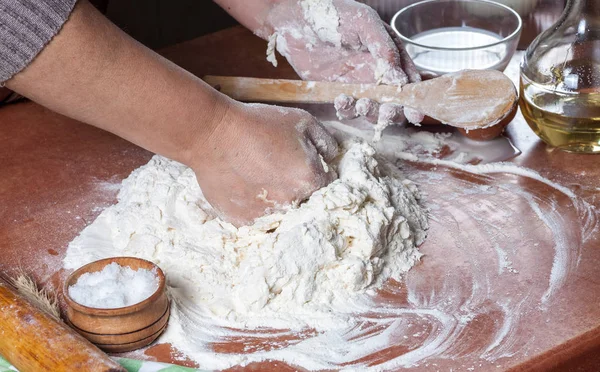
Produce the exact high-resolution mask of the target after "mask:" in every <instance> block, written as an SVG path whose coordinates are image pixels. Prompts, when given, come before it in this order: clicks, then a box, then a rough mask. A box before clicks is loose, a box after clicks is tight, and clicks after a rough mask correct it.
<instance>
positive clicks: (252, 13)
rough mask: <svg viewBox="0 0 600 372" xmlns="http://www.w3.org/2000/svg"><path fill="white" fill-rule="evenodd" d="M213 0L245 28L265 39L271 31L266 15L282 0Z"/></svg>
mask: <svg viewBox="0 0 600 372" xmlns="http://www.w3.org/2000/svg"><path fill="white" fill-rule="evenodd" d="M214 1H215V3H217V4H219V6H220V7H221V8H223V9H224V10H225V11H226V12H227V13H229V14H230V15H231V16H232V17H233V18H235V19H236V20H237V21H238V22H240V23H241V24H242V25H244V26H245V27H246V28H247V29H249V30H250V31H252V32H254V33H255V34H256V35H258V36H260V37H261V38H263V39H267V38H268V37H269V35H271V34H272V33H273V28H272V27H271V26H270V25H269V24H267V23H266V19H267V15H268V14H269V11H270V10H271V9H272V7H273V6H274V5H275V4H277V3H279V2H281V1H283V0H247V1H240V0H214Z"/></svg>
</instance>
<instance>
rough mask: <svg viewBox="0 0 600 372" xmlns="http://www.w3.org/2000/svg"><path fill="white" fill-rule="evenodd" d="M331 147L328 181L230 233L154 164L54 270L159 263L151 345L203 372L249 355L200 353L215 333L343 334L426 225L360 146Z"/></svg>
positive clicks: (128, 183) (409, 256)
mask: <svg viewBox="0 0 600 372" xmlns="http://www.w3.org/2000/svg"><path fill="white" fill-rule="evenodd" d="M343 148H344V151H343V153H344V155H343V156H341V157H339V158H338V160H336V161H335V162H334V164H331V165H330V166H332V167H334V168H335V170H336V172H337V173H338V174H339V179H338V180H336V181H334V182H333V183H332V184H330V185H329V186H327V187H325V188H323V189H321V190H319V191H317V192H315V193H314V194H313V195H312V196H311V198H310V199H309V200H308V201H307V202H305V203H304V204H302V205H301V206H300V207H298V208H294V209H290V210H288V211H287V212H286V213H284V214H274V215H270V216H265V217H262V218H259V219H257V220H256V221H255V223H254V224H253V225H252V226H248V227H242V228H240V229H236V228H235V227H234V226H232V225H230V224H228V223H224V222H223V221H221V220H219V219H216V218H213V217H211V215H210V207H209V206H208V205H207V202H206V201H205V199H204V198H203V196H202V192H201V190H200V188H199V186H198V184H197V182H196V178H195V176H194V173H193V172H192V170H190V169H189V168H187V167H185V166H183V165H181V164H179V163H176V162H174V161H170V160H167V159H165V158H163V157H160V156H155V157H154V158H153V159H152V160H151V161H150V162H149V163H148V164H147V165H145V166H143V167H141V168H139V169H138V170H136V171H134V172H133V173H132V175H131V176H130V177H129V178H127V179H126V180H125V181H124V182H123V187H122V189H121V192H120V193H119V203H118V204H117V205H115V206H112V207H110V208H108V209H106V210H105V211H104V212H103V213H102V214H101V215H100V216H99V217H98V219H97V220H96V221H95V222H94V223H93V224H91V225H90V226H88V227H87V228H86V229H85V230H84V231H83V232H82V233H81V235H80V236H79V237H77V238H76V239H75V240H74V241H73V242H72V243H71V244H70V245H69V249H68V252H67V256H66V258H65V261H64V264H65V267H66V268H69V269H74V268H77V267H79V266H81V265H83V264H85V263H88V262H90V261H93V260H97V259H101V258H105V257H110V256H125V255H132V256H137V257H141V258H145V259H148V260H151V261H153V262H155V263H157V264H158V265H160V266H161V268H162V269H163V270H164V271H165V273H166V276H167V280H168V286H169V291H170V294H171V297H172V299H173V307H172V308H173V311H172V317H171V321H170V326H169V328H168V331H167V333H166V334H165V335H164V336H163V338H162V339H161V341H162V342H171V343H172V344H173V345H174V346H175V347H176V348H178V349H180V350H181V351H183V352H185V353H186V354H187V355H189V356H190V357H192V358H193V359H196V360H198V361H199V362H201V363H202V366H203V367H204V368H224V367H227V366H231V365H234V364H237V363H246V362H248V361H249V360H251V359H245V358H253V359H257V358H258V359H260V357H261V356H260V353H259V354H257V353H254V354H253V355H250V356H245V355H242V354H240V355H236V356H232V355H228V354H217V353H212V352H211V350H210V347H209V346H208V343H209V342H212V341H218V340H219V339H220V336H223V335H226V334H227V331H225V330H224V329H221V328H220V327H228V328H243V329H256V328H259V327H267V328H279V329H294V330H303V329H307V328H308V329H315V330H317V331H325V330H331V329H344V328H347V327H348V324H349V323H351V322H353V320H352V313H353V312H354V311H356V310H357V309H358V308H360V309H368V308H369V306H370V294H372V293H373V291H371V289H375V288H378V287H379V286H381V285H382V284H383V282H385V281H386V280H387V279H388V278H395V279H400V276H401V275H402V274H403V273H404V272H406V271H407V270H409V269H410V268H411V266H413V265H414V264H415V263H416V262H417V261H418V260H419V258H420V253H419V252H418V251H417V248H416V247H417V245H419V244H421V243H422V242H423V240H424V238H425V235H426V230H427V228H428V223H427V217H426V212H425V210H424V209H422V208H421V206H420V204H419V198H420V197H419V193H418V190H417V189H416V186H415V185H414V184H413V183H412V182H411V181H408V180H406V179H404V178H403V176H402V175H401V174H400V173H399V171H398V170H397V169H396V168H395V167H393V166H391V165H390V163H388V162H387V161H386V160H383V159H381V158H378V157H377V156H374V155H375V151H374V149H373V148H372V147H370V146H369V145H367V144H363V143H358V142H355V141H346V142H345V143H344V144H343ZM329 337H331V335H329ZM296 357H297V356H296ZM294 358H295V354H294V353H293V352H291V354H290V356H288V357H286V358H285V359H286V360H293V359H294ZM304 364H305V365H306V363H304ZM307 367H309V366H308V365H307Z"/></svg>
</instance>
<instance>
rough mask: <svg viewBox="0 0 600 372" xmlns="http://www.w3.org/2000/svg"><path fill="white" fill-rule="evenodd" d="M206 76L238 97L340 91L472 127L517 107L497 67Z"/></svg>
mask: <svg viewBox="0 0 600 372" xmlns="http://www.w3.org/2000/svg"><path fill="white" fill-rule="evenodd" d="M204 81H206V82H207V83H208V84H210V85H212V86H213V87H215V88H217V89H219V90H220V91H221V92H222V93H224V94H226V95H228V96H230V97H232V98H234V99H236V100H239V101H247V102H280V103H333V102H334V100H335V98H336V97H337V96H339V95H340V94H346V95H348V96H352V97H354V98H356V99H359V98H369V99H372V100H375V101H377V102H381V103H384V102H385V103H398V104H401V105H403V106H406V107H410V108H413V109H416V110H418V111H420V112H421V113H423V114H425V115H426V116H429V117H431V118H433V119H436V120H438V121H440V122H442V123H444V124H448V125H451V126H454V127H457V128H463V129H467V130H472V129H481V128H487V127H491V126H493V125H495V124H497V123H499V122H501V121H502V120H503V119H504V118H506V117H507V116H508V115H510V114H511V113H512V112H513V111H514V109H515V108H516V105H517V101H518V95H517V90H516V88H515V86H514V84H513V83H512V81H511V80H510V79H509V78H508V77H507V76H506V75H504V74H503V73H502V72H499V71H495V70H465V71H460V72H457V73H453V74H448V75H443V76H441V77H438V78H435V79H431V80H427V81H423V82H419V83H414V84H407V85H405V86H404V87H402V88H401V89H399V88H397V87H395V86H390V85H375V84H343V83H329V82H316V81H300V80H282V79H258V78H247V77H228V76H205V77H204Z"/></svg>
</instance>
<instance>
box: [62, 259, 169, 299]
mask: <svg viewBox="0 0 600 372" xmlns="http://www.w3.org/2000/svg"><path fill="white" fill-rule="evenodd" d="M157 289H158V276H157V275H156V270H147V269H138V270H133V269H132V268H130V267H128V266H125V267H123V266H121V265H119V264H118V263H116V262H113V263H111V264H109V265H106V266H105V267H104V269H102V270H101V271H97V272H92V273H85V274H82V275H81V276H80V277H79V279H78V280H77V282H76V283H75V284H73V285H71V286H69V296H70V297H71V298H72V299H73V300H74V301H75V302H77V303H79V304H81V305H84V306H88V307H93V308H97V309H116V308H119V307H125V306H130V305H134V304H137V303H140V302H142V301H144V300H145V299H147V298H148V297H150V296H151V295H152V294H153V293H154V292H156V290H157Z"/></svg>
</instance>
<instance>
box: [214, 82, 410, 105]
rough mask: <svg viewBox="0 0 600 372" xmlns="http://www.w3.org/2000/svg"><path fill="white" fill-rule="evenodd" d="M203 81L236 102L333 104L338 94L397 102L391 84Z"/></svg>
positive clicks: (395, 92)
mask: <svg viewBox="0 0 600 372" xmlns="http://www.w3.org/2000/svg"><path fill="white" fill-rule="evenodd" d="M204 81H205V82H207V83H208V84H209V85H211V86H213V87H215V88H217V89H218V90H219V91H220V92H221V93H223V94H226V95H228V96H229V97H231V98H233V99H236V100H238V101H246V102H248V101H253V102H275V103H333V101H334V100H335V98H336V97H337V96H339V95H340V94H347V95H349V96H352V97H354V98H356V99H360V98H370V99H372V100H375V101H378V102H394V103H399V101H398V100H397V98H396V97H397V95H398V92H399V89H398V88H397V87H395V86H391V85H375V84H343V83H330V82H323V81H319V82H316V81H302V80H285V79H259V78H249V77H234V76H210V75H209V76H205V77H204Z"/></svg>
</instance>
